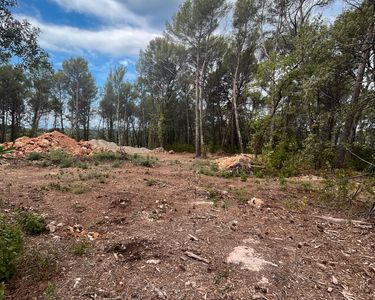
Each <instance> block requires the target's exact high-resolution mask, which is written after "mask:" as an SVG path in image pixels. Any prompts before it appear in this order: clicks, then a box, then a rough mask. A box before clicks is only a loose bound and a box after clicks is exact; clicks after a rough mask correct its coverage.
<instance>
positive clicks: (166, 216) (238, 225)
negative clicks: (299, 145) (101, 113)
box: [0, 154, 375, 300]
mask: <svg viewBox="0 0 375 300" xmlns="http://www.w3.org/2000/svg"><path fill="white" fill-rule="evenodd" d="M153 155H154V156H156V157H157V158H158V159H159V162H158V163H157V164H156V165H155V166H154V167H153V168H148V167H143V166H139V165H136V164H134V163H132V162H131V161H124V162H120V163H117V164H116V165H114V164H113V163H112V162H108V163H101V164H98V165H95V164H89V165H88V167H87V168H83V169H82V168H81V169H79V168H66V169H61V168H58V167H53V166H48V167H44V168H43V167H41V166H38V165H37V163H30V162H27V161H23V160H2V164H1V165H0V199H1V201H0V212H1V213H5V214H7V215H12V214H13V213H14V211H15V209H16V208H18V209H23V210H29V211H34V212H38V213H40V214H42V215H44V216H45V218H46V220H47V224H49V228H50V232H48V231H47V232H46V233H44V234H42V235H39V236H25V247H24V250H23V254H22V259H21V261H20V263H19V265H18V267H17V273H16V275H15V276H14V277H13V279H12V280H11V282H10V283H9V285H7V291H8V294H9V299H17V300H18V299H347V300H349V299H375V281H374V278H375V255H374V253H375V237H374V228H373V226H372V224H371V223H367V222H366V223H356V222H354V223H353V222H343V221H342V220H341V221H340V220H335V219H332V220H327V219H322V218H318V217H317V216H327V215H330V216H331V217H336V218H345V219H349V217H347V216H345V215H343V214H339V215H338V214H336V215H335V214H332V213H331V214H330V213H329V212H327V211H326V210H324V209H323V208H321V207H320V206H319V205H318V204H317V203H316V202H315V199H316V186H317V185H318V184H319V182H318V181H317V180H316V178H312V179H311V180H309V179H308V178H304V179H303V181H298V180H294V181H293V180H287V182H286V183H285V182H284V183H283V184H280V182H279V181H277V180H272V179H257V178H254V177H250V178H248V180H247V182H243V181H241V179H240V178H229V179H226V178H220V177H213V176H207V175H202V174H199V173H198V172H197V171H196V166H197V162H194V160H193V158H192V155H189V154H183V155H180V154H174V155H169V154H153ZM194 165H195V167H194ZM198 165H199V163H198ZM306 181H308V183H306ZM253 197H257V198H260V199H263V200H264V201H265V204H264V205H263V206H262V207H261V208H260V209H259V208H256V207H253V206H251V205H250V204H249V203H248V201H249V200H250V199H252V198H253ZM51 231H53V232H51ZM37 254H38V255H37ZM48 297H50V298H48ZM53 297H55V298H53Z"/></svg>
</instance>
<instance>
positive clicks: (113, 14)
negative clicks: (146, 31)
mask: <svg viewBox="0 0 375 300" xmlns="http://www.w3.org/2000/svg"><path fill="white" fill-rule="evenodd" d="M50 1H53V2H54V3H56V4H57V5H59V6H60V7H62V8H63V9H65V10H67V11H75V12H79V13H82V14H86V15H93V16H96V17H99V18H101V19H103V20H105V21H110V22H121V23H126V24H132V25H136V26H142V27H144V26H147V20H146V19H145V18H144V17H142V16H139V15H137V14H135V13H133V12H132V11H131V10H129V9H128V8H127V7H126V5H125V4H123V3H121V2H118V1H116V0H50Z"/></svg>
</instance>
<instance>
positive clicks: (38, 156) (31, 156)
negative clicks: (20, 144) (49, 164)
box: [26, 152, 43, 161]
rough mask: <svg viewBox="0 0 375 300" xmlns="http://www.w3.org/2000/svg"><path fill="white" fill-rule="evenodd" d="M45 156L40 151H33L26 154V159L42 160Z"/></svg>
mask: <svg viewBox="0 0 375 300" xmlns="http://www.w3.org/2000/svg"><path fill="white" fill-rule="evenodd" d="M42 158H43V155H42V154H41V153H39V152H31V153H29V154H28V155H27V156H26V159H27V160H29V161H37V160H41V159H42Z"/></svg>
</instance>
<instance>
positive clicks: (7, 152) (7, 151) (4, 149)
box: [0, 146, 13, 158]
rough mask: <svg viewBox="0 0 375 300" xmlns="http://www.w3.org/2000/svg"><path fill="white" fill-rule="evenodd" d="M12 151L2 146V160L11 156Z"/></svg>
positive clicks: (0, 150)
mask: <svg viewBox="0 0 375 300" xmlns="http://www.w3.org/2000/svg"><path fill="white" fill-rule="evenodd" d="M12 151H13V150H12V149H6V148H5V147H4V146H0V158H2V157H4V155H6V154H11V153H12Z"/></svg>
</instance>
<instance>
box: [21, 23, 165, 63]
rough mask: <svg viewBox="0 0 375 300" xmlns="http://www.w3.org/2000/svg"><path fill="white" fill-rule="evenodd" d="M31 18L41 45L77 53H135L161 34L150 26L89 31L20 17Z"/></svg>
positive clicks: (133, 54)
mask: <svg viewBox="0 0 375 300" xmlns="http://www.w3.org/2000/svg"><path fill="white" fill-rule="evenodd" d="M17 17H18V18H19V19H24V18H26V19H28V20H29V22H30V23H31V24H32V25H34V26H36V27H39V28H40V29H41V34H40V38H39V42H40V45H41V47H42V48H44V49H46V50H50V51H61V52H67V53H74V54H81V55H83V54H85V53H90V54H95V53H100V54H108V55H114V56H136V55H138V54H139V51H140V50H141V49H143V48H145V47H146V46H147V44H148V43H149V41H150V40H152V39H154V38H155V37H157V36H159V35H160V33H159V32H158V31H154V30H152V29H148V28H141V27H139V28H134V27H131V26H124V27H122V28H102V29H99V30H88V29H82V28H76V27H71V26H66V25H55V24H48V23H43V22H42V21H39V20H37V19H35V18H32V17H27V16H17Z"/></svg>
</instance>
